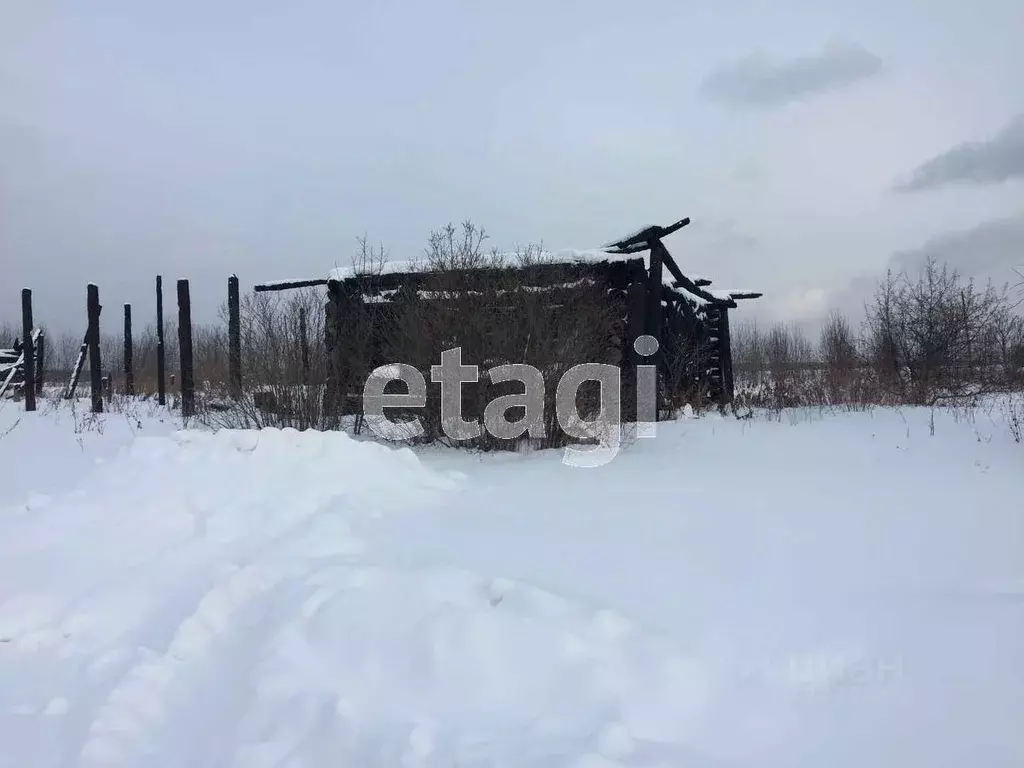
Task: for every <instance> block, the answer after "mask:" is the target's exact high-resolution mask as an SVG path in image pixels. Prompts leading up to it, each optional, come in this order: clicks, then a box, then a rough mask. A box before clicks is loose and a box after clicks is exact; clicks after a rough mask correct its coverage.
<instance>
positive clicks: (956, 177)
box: [896, 115, 1024, 192]
mask: <svg viewBox="0 0 1024 768" xmlns="http://www.w3.org/2000/svg"><path fill="white" fill-rule="evenodd" d="M1013 178H1024V115H1020V116H1018V117H1016V118H1014V119H1013V120H1011V121H1010V123H1009V124H1008V125H1007V126H1006V127H1005V128H1003V129H1002V130H1001V131H999V133H997V134H996V135H995V136H993V137H992V138H990V139H987V140H984V141H969V142H964V143H963V144H958V145H957V146H955V147H953V148H952V149H949V150H947V151H946V152H943V153H942V154H941V155H937V156H936V157H933V158H932V159H930V160H928V161H927V162H925V163H923V164H922V165H920V166H918V167H917V169H916V170H914V172H913V173H912V174H911V175H910V179H909V180H908V181H906V182H902V183H899V184H897V185H896V188H897V190H899V191H901V192H919V191H921V190H926V189H934V188H936V187H941V186H944V185H946V184H955V183H971V184H998V183H1001V182H1004V181H1008V180H1010V179H1013Z"/></svg>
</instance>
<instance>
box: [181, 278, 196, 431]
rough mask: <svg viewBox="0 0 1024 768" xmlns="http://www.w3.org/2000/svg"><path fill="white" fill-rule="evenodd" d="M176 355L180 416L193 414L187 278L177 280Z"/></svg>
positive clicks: (193, 393)
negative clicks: (179, 381)
mask: <svg viewBox="0 0 1024 768" xmlns="http://www.w3.org/2000/svg"><path fill="white" fill-rule="evenodd" d="M178 356H179V368H180V370H181V416H182V418H185V419H187V418H189V417H191V416H193V415H195V411H196V392H195V372H194V369H193V367H192V364H193V360H192V300H191V298H190V296H189V289H188V280H184V279H182V280H178Z"/></svg>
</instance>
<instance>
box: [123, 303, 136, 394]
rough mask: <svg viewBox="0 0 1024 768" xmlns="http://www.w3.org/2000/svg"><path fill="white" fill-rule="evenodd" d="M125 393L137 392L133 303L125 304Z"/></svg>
mask: <svg viewBox="0 0 1024 768" xmlns="http://www.w3.org/2000/svg"><path fill="white" fill-rule="evenodd" d="M124 393H125V394H126V395H128V396H129V397H131V396H132V395H134V394H135V372H134V371H133V370H132V305H131V304H125V305H124Z"/></svg>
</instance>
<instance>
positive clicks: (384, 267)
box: [265, 230, 673, 285]
mask: <svg viewBox="0 0 1024 768" xmlns="http://www.w3.org/2000/svg"><path fill="white" fill-rule="evenodd" d="M640 231H643V230H640ZM501 255H502V256H504V257H505V259H506V261H507V263H509V264H515V263H516V257H517V254H516V253H515V252H506V253H503V254H501ZM536 257H537V258H538V259H539V260H540V261H542V262H547V263H550V264H561V263H573V262H584V263H588V264H594V263H600V262H602V261H623V260H625V259H644V264H645V265H646V264H647V263H648V261H647V259H648V258H649V256H648V255H647V254H643V253H636V254H618V253H607V252H606V251H603V250H601V249H600V248H562V249H559V250H556V251H541V252H540V253H539V254H537V256H536ZM426 267H427V262H426V261H425V260H422V259H421V260H418V261H388V262H384V264H378V265H374V266H372V267H356V266H351V267H335V268H334V269H332V270H331V271H330V272H329V273H328V275H327V279H328V280H348V279H350V278H353V277H356V276H357V275H367V274H378V273H379V274H395V273H398V272H421V271H423V270H425V269H426ZM285 282H289V281H287V280H275V281H273V282H272V283H265V285H273V284H275V283H285ZM663 282H664V284H665V285H672V282H673V279H672V276H671V275H670V274H669V273H668V272H667V271H666V272H665V277H664V279H663Z"/></svg>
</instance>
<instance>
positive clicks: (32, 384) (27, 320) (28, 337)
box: [21, 288, 36, 411]
mask: <svg viewBox="0 0 1024 768" xmlns="http://www.w3.org/2000/svg"><path fill="white" fill-rule="evenodd" d="M32 325H33V323H32V289H31V288H22V289H21V356H22V359H23V360H24V361H25V362H24V364H23V366H22V372H23V373H24V374H25V383H24V384H23V385H22V387H21V389H22V392H23V393H24V394H25V410H26V411H34V410H35V409H36V350H35V344H34V342H33V339H32Z"/></svg>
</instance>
